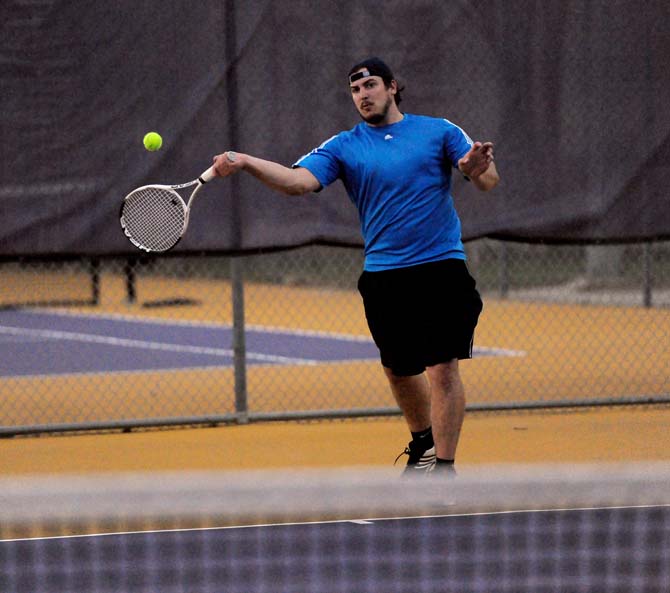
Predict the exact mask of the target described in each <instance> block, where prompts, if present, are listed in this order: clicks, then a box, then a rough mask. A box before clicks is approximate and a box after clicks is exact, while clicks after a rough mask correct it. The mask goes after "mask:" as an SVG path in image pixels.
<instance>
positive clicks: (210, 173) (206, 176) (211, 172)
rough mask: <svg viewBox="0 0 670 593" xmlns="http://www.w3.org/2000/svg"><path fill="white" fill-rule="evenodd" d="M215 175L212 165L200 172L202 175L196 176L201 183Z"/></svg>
mask: <svg viewBox="0 0 670 593" xmlns="http://www.w3.org/2000/svg"><path fill="white" fill-rule="evenodd" d="M215 177H216V173H215V171H214V167H213V166H212V167H210V168H209V169H207V171H205V172H204V173H202V175H200V177H198V179H199V180H200V181H201V182H202V183H207V182H208V181H211V180H212V179H214V178H215Z"/></svg>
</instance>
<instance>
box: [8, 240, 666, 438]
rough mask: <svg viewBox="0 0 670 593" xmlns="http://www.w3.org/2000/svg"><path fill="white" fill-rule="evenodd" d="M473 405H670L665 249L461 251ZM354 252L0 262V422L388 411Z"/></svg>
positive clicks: (29, 426)
mask: <svg viewBox="0 0 670 593" xmlns="http://www.w3.org/2000/svg"><path fill="white" fill-rule="evenodd" d="M466 249H467V251H468V255H469V265H470V268H471V271H472V272H473V275H474V276H475V277H476V279H477V281H478V286H479V288H480V290H481V292H482V294H483V297H484V301H485V308H484V312H483V314H482V317H481V320H480V324H479V326H478V329H477V336H476V341H475V344H476V348H475V358H474V359H473V360H472V361H466V362H463V363H462V371H463V375H464V381H465V383H466V388H467V393H468V404H469V406H470V408H471V409H497V408H510V407H543V406H572V405H590V404H595V403H628V402H653V401H670V372H669V371H670V359H669V357H668V355H667V352H668V344H670V244H668V243H653V244H649V243H645V244H636V245H609V246H556V245H533V244H518V243H508V242H499V241H493V240H481V241H475V242H471V243H469V244H467V246H466ZM361 266H362V253H361V251H360V250H358V249H348V248H335V247H305V248H300V249H296V250H292V251H282V252H276V253H269V254H258V255H249V256H244V257H236V258H230V257H214V256H201V257H191V256H189V257H163V258H153V257H152V258H141V257H138V258H136V259H114V258H112V259H102V260H76V261H58V262H54V261H50V262H48V261H42V262H39V261H31V262H5V263H1V264H0V274H1V278H2V284H1V287H0V341H1V342H2V344H3V356H2V359H1V360H0V430H1V431H2V433H4V434H15V433H29V432H40V431H56V430H68V429H94V428H111V427H117V428H118V427H120V428H124V427H125V428H129V427H134V426H151V425H169V424H194V423H212V424H217V423H226V422H246V421H255V420H274V419H291V418H320V417H323V418H328V417H345V416H372V415H387V414H396V413H397V409H396V407H395V405H394V402H393V400H392V398H391V396H390V393H389V390H388V386H387V385H386V380H385V378H384V376H383V373H382V371H381V368H380V365H379V361H378V358H377V351H376V348H375V346H374V344H373V343H372V342H371V340H370V338H369V333H368V329H367V325H366V322H365V318H364V314H363V308H362V305H361V302H360V297H359V295H358V293H357V291H356V282H357V279H358V276H359V274H360V270H361Z"/></svg>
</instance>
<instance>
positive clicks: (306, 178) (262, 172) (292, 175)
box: [214, 152, 321, 196]
mask: <svg viewBox="0 0 670 593" xmlns="http://www.w3.org/2000/svg"><path fill="white" fill-rule="evenodd" d="M228 154H229V153H228V152H224V153H223V154H219V155H217V156H215V157H214V170H215V171H216V174H217V175H218V176H219V177H228V176H229V175H232V174H234V173H237V172H238V171H241V170H244V171H246V172H247V173H250V174H251V175H253V176H254V177H255V178H256V179H258V180H259V181H261V182H262V183H264V184H265V185H267V186H268V187H269V188H271V189H274V190H276V191H279V192H282V193H284V194H286V195H289V196H301V195H303V194H306V193H309V192H314V191H317V190H318V189H319V188H320V187H321V184H320V183H319V181H318V179H317V178H316V177H314V174H313V173H312V172H311V171H309V170H308V169H305V168H304V167H297V168H295V169H290V168H289V167H285V166H284V165H280V164H279V163H275V162H273V161H266V160H264V159H260V158H257V157H254V156H251V155H249V154H243V153H240V152H236V153H234V154H235V157H234V160H231V158H229V156H228ZM231 154H232V153H231Z"/></svg>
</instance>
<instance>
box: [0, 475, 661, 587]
mask: <svg viewBox="0 0 670 593" xmlns="http://www.w3.org/2000/svg"><path fill="white" fill-rule="evenodd" d="M669 486H670V467H668V465H667V464H664V465H656V464H654V465H643V466H640V465H635V466H626V467H622V466H597V467H593V466H574V467H551V468H546V467H541V468H539V467H532V468H527V467H516V466H510V467H502V468H501V467H496V468H480V469H477V470H474V469H468V468H466V470H464V471H463V473H462V474H461V475H460V476H459V477H458V479H456V480H452V481H441V480H437V479H432V480H421V481H419V480H411V481H405V480H399V479H398V478H397V475H395V474H393V475H391V474H389V473H388V472H386V471H379V470H376V469H364V470H346V471H345V470H336V471H335V470H333V471H328V472H324V471H303V472H292V473H286V472H265V471H264V472H249V473H246V472H245V473H237V472H236V473H223V474H220V473H202V472H195V473H180V474H176V473H172V474H154V475H145V476H138V475H102V476H88V477H82V476H79V477H77V476H68V477H66V478H52V477H46V478H45V477H19V478H12V479H9V478H4V479H2V480H0V526H1V527H0V540H1V541H0V591H3V593H19V592H21V593H23V592H26V593H27V592H30V593H36V592H39V593H51V592H54V593H55V592H58V593H69V592H72V593H98V592H110V593H111V592H114V593H121V592H124V593H130V592H132V593H136V592H142V593H149V592H151V593H215V592H216V593H258V592H268V593H269V592H272V593H301V592H304V593H320V592H333V593H334V592H338V593H339V592H342V593H344V592H350V593H392V592H407V593H409V592H412V593H417V592H431V593H432V592H435V593H437V592H439V593H445V592H449V593H450V592H453V593H498V592H506V593H531V592H532V593H549V592H551V593H558V592H561V593H580V592H584V593H586V592H589V593H596V592H597V593H605V592H617V593H624V592H625V593H642V592H644V593H656V592H657V593H667V592H668V591H670V488H669Z"/></svg>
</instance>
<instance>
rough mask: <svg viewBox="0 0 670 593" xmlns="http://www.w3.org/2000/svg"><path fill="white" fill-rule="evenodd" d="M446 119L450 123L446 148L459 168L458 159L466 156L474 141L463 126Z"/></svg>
mask: <svg viewBox="0 0 670 593" xmlns="http://www.w3.org/2000/svg"><path fill="white" fill-rule="evenodd" d="M445 121H446V122H447V124H448V128H447V134H446V137H445V141H444V142H445V144H444V148H445V151H446V154H447V157H448V158H449V160H450V161H451V164H452V165H453V167H454V168H458V161H459V160H460V159H462V158H463V157H464V156H465V154H466V153H467V152H468V150H470V149H471V148H472V145H473V144H474V143H473V142H472V138H470V136H468V135H467V134H466V133H465V131H464V130H463V129H462V128H460V127H459V126H457V125H456V124H454V123H452V122H450V121H449V120H445Z"/></svg>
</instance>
